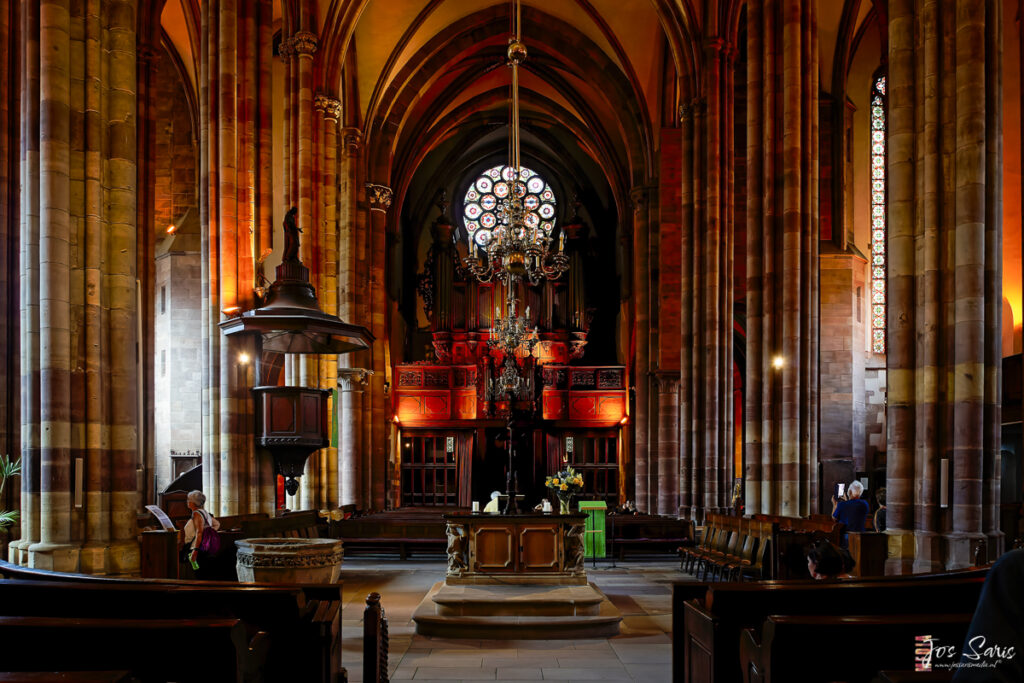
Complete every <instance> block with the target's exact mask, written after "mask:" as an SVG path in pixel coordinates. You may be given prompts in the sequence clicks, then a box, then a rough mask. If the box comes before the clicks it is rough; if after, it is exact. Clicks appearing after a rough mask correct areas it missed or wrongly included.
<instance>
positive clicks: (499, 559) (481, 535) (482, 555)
mask: <svg viewBox="0 0 1024 683" xmlns="http://www.w3.org/2000/svg"><path fill="white" fill-rule="evenodd" d="M473 543H474V545H475V552H474V553H473V560H474V561H473V571H477V572H480V571H483V572H512V571H515V560H516V553H515V550H516V548H515V529H514V528H513V527H511V526H481V527H478V528H477V529H476V530H475V531H474V534H473Z"/></svg>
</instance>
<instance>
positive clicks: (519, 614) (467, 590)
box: [412, 582, 622, 639]
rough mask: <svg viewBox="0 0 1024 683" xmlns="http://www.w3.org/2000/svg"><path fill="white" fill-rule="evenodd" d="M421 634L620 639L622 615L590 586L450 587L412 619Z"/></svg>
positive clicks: (436, 592)
mask: <svg viewBox="0 0 1024 683" xmlns="http://www.w3.org/2000/svg"><path fill="white" fill-rule="evenodd" d="M412 619H413V621H414V622H415V623H416V632H417V633H419V634H422V635H427V636H440V637H445V638H471V639H492V638H510V639H543V638H551V639H577V638H609V637H611V636H615V635H618V633H619V623H620V622H621V621H622V615H621V613H620V612H619V610H618V609H616V608H615V606H614V605H612V603H611V601H609V600H608V599H607V598H606V597H605V596H604V594H603V593H601V591H599V590H598V589H597V588H595V587H593V586H592V585H590V586H563V587H553V586H487V587H483V586H446V585H445V584H444V583H443V582H439V583H437V584H435V585H434V586H433V588H431V590H430V592H429V593H427V595H426V596H425V597H424V598H423V601H422V602H420V604H419V607H417V608H416V611H415V612H414V613H413V616H412Z"/></svg>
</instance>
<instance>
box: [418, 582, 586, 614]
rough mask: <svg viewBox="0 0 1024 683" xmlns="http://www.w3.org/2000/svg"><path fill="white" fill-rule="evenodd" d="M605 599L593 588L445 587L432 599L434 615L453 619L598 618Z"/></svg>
mask: <svg viewBox="0 0 1024 683" xmlns="http://www.w3.org/2000/svg"><path fill="white" fill-rule="evenodd" d="M495 588H498V590H495ZM602 600H604V595H603V594H602V593H601V592H600V591H598V590H596V589H594V588H591V587H590V586H500V587H495V586H449V585H444V586H442V587H441V590H439V591H438V592H437V593H436V594H435V595H434V596H433V602H434V605H435V614H439V615H443V616H453V617H455V616H461V617H465V616H490V617H498V616H516V615H528V616H537V617H544V616H568V617H584V616H586V617H595V616H598V615H599V614H600V608H601V601H602Z"/></svg>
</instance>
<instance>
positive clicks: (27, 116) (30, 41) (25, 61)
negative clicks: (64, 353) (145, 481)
mask: <svg viewBox="0 0 1024 683" xmlns="http://www.w3.org/2000/svg"><path fill="white" fill-rule="evenodd" d="M20 20H21V21H20V27H19V28H20V34H21V41H20V48H21V50H20V57H21V60H20V65H21V69H22V74H21V84H20V85H21V98H20V100H21V101H20V104H21V107H20V108H21V131H20V132H21V136H20V137H21V145H20V151H21V166H20V171H21V173H20V175H21V178H22V187H21V197H20V199H21V202H20V205H21V212H20V214H21V215H20V217H21V225H20V231H19V235H18V250H19V261H18V265H19V271H20V289H21V291H23V292H38V291H39V132H38V130H37V129H36V127H35V126H36V123H35V122H37V121H39V16H38V15H37V14H36V13H35V12H23V13H22V14H21V17H20ZM19 308H20V314H21V315H20V323H21V324H20V332H21V345H20V346H21V348H20V359H19V360H20V368H21V458H22V461H21V471H22V474H21V516H20V518H21V529H20V539H19V540H17V541H15V542H14V543H12V544H11V546H10V548H9V549H8V558H9V559H10V561H11V562H15V563H17V564H22V565H25V564H28V548H29V546H30V545H32V544H33V543H38V542H39V441H40V419H39V411H40V394H39V302H38V301H36V300H35V298H34V297H24V298H22V299H21V300H20V301H19Z"/></svg>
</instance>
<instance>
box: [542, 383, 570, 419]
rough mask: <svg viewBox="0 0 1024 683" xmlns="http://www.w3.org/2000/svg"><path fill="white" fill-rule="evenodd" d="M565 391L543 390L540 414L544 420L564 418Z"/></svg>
mask: <svg viewBox="0 0 1024 683" xmlns="http://www.w3.org/2000/svg"><path fill="white" fill-rule="evenodd" d="M565 396H566V392H564V391H549V390H547V389H545V390H544V394H543V401H542V406H541V408H542V414H543V415H544V419H545V420H564V419H565V416H566V404H565Z"/></svg>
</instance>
